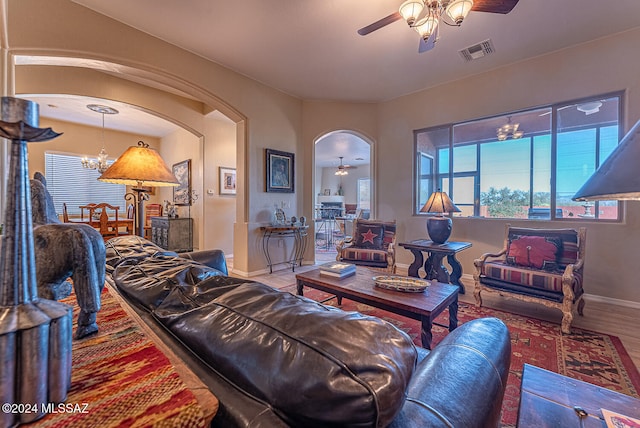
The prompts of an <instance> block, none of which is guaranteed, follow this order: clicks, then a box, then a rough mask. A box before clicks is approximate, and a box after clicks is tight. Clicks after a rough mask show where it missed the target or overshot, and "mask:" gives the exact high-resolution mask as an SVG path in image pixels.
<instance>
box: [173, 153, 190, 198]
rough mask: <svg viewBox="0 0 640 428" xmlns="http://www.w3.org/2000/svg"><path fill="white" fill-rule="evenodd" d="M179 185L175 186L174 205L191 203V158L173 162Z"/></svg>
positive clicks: (174, 173)
mask: <svg viewBox="0 0 640 428" xmlns="http://www.w3.org/2000/svg"><path fill="white" fill-rule="evenodd" d="M172 171H173V175H175V176H176V178H177V179H178V183H180V184H178V186H177V187H174V188H173V203H174V205H191V159H187V160H183V161H182V162H178V163H174V164H173V168H172Z"/></svg>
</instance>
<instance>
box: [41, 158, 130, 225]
mask: <svg viewBox="0 0 640 428" xmlns="http://www.w3.org/2000/svg"><path fill="white" fill-rule="evenodd" d="M81 159H82V157H81V156H77V155H70V154H64V153H51V152H46V153H45V155H44V161H45V177H46V178H47V190H49V193H50V194H51V197H52V198H53V203H54V205H55V207H56V213H58V214H59V215H61V214H62V204H63V203H66V204H67V212H68V213H69V214H70V215H72V214H80V206H81V205H87V204H90V203H96V204H97V203H100V202H106V203H108V204H111V205H114V206H117V207H120V209H121V210H122V212H126V202H125V200H124V194H125V193H126V186H125V185H123V184H111V183H103V182H102V181H98V177H100V172H98V170H95V169H87V168H83V167H82V164H81V163H80V161H81ZM109 163H113V161H110V162H109Z"/></svg>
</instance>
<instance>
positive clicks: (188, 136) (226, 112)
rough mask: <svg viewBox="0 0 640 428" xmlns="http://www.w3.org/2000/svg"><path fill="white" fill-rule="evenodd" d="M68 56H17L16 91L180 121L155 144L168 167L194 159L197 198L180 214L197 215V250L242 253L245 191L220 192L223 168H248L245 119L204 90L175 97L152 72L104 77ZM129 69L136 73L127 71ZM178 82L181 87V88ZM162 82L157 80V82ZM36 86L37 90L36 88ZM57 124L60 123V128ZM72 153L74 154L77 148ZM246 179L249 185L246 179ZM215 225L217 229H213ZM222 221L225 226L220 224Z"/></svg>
mask: <svg viewBox="0 0 640 428" xmlns="http://www.w3.org/2000/svg"><path fill="white" fill-rule="evenodd" d="M65 60H67V61H71V62H72V63H73V60H74V59H73V58H56V59H55V61H51V64H49V63H47V62H46V61H44V60H42V61H38V60H37V58H35V57H29V58H28V59H25V58H23V57H20V56H17V57H16V60H15V61H14V63H15V65H14V67H15V68H14V71H13V73H12V74H15V75H18V76H20V79H19V83H20V84H19V85H17V86H16V87H15V88H14V91H15V92H14V93H15V94H16V95H23V96H24V95H25V94H34V93H39V94H42V95H58V94H61V95H62V96H77V97H78V98H83V97H93V98H101V99H104V100H105V101H104V102H103V104H104V103H122V104H127V105H130V106H133V107H134V108H135V109H138V110H141V111H142V112H144V113H146V114H149V115H155V116H157V117H159V118H162V119H163V120H166V121H170V122H172V123H173V124H174V125H177V126H178V128H179V130H178V131H176V132H174V133H172V134H171V135H170V136H167V137H163V138H162V142H161V144H156V146H157V147H156V148H161V150H160V151H161V155H162V156H163V158H164V159H165V162H166V163H167V164H168V165H169V167H171V165H172V164H174V163H177V162H179V161H182V160H185V159H191V160H192V163H191V168H192V169H191V181H192V190H195V192H196V193H195V196H197V199H196V200H194V203H193V204H192V206H190V207H184V208H181V209H182V211H184V212H182V213H180V215H181V216H189V217H192V218H194V230H193V232H194V235H193V241H194V242H193V244H194V247H195V248H196V249H206V248H221V249H223V250H224V251H225V254H226V255H235V256H238V254H234V253H235V251H234V250H235V249H236V248H235V242H236V240H235V239H234V232H235V229H236V228H235V222H237V221H238V220H237V219H238V218H241V219H243V218H244V211H245V210H244V204H243V203H242V201H243V199H242V198H243V197H244V189H242V188H238V189H237V194H238V197H236V195H226V194H225V195H222V194H221V192H220V191H219V189H220V186H219V183H218V180H219V178H220V177H219V168H218V166H220V167H225V168H232V169H236V168H237V170H238V173H242V171H244V165H242V164H241V161H242V158H241V157H238V156H237V153H238V151H239V150H241V151H244V148H243V147H240V148H239V145H240V146H243V145H244V144H245V140H244V138H245V137H244V135H245V133H244V132H238V129H242V128H243V127H244V122H243V119H242V118H241V117H239V115H238V114H237V113H236V114H232V111H231V109H230V108H225V106H222V105H221V103H218V102H217V100H215V99H214V97H212V96H211V97H209V96H206V95H207V94H205V95H202V93H200V94H199V100H198V101H194V98H193V95H192V94H187V93H186V92H180V94H181V96H182V97H183V98H179V97H177V96H176V91H177V90H176V89H171V88H170V87H169V86H168V85H167V82H165V83H164V84H163V85H161V86H162V88H163V89H166V91H159V90H157V88H154V87H153V86H154V84H153V83H150V82H152V80H153V77H155V76H153V75H152V74H151V73H147V74H146V75H145V77H146V79H141V78H139V79H136V82H134V83H132V82H131V81H130V80H128V79H129V78H131V76H132V75H133V74H135V72H134V71H132V70H131V69H129V68H127V67H123V71H122V73H121V74H117V75H109V76H107V77H105V75H104V74H103V73H101V71H102V70H101V69H100V68H97V69H92V68H91V67H76V68H73V67H65V66H64V64H65ZM31 61H32V62H33V63H37V64H38V66H32V63H31ZM129 71H131V74H127V72H129ZM47 73H55V75H56V76H57V78H56V79H49V80H46V79H44V78H43V76H44V75H46V74H47ZM43 81H47V82H51V83H48V85H47V86H46V87H44V85H42V84H39V83H38V82H43ZM179 83H180V82H176V86H179ZM158 85H159V84H155V86H158ZM36 87H37V89H38V92H35V91H34V90H32V88H36ZM184 89H186V88H184ZM113 93H117V94H118V96H117V97H114V98H111V97H112V96H113ZM185 100H186V101H185ZM197 103H201V104H197ZM85 104H86V103H84V104H82V106H81V107H82V109H86V108H85ZM122 104H121V105H122ZM185 105H186V106H192V105H195V106H196V107H199V106H202V108H196V107H193V108H189V109H185V108H184V107H185ZM173 112H179V113H180V114H179V115H178V116H179V117H176V116H174V115H173V114H172V113H173ZM57 128H60V127H59V126H57ZM137 135H138V133H137V132H135V131H132V133H131V138H132V139H133V140H135V141H132V143H131V145H134V144H135V143H136V141H137V140H138V139H140V138H139V137H136V136H137ZM134 137H136V138H134ZM142 139H144V138H142ZM162 143H166V144H162ZM53 144H55V143H53ZM162 147H163V148H162ZM47 148H49V147H47ZM81 149H82V147H78V150H81ZM67 151H70V152H75V149H73V150H67ZM93 151H96V150H94V149H91V151H90V152H89V154H91V153H92V152H93ZM96 152H97V151H96ZM111 153H113V155H114V156H117V154H119V153H118V152H117V151H114V150H112V151H111V152H110V154H111ZM237 160H239V161H240V162H237ZM205 165H206V168H205ZM241 182H242V183H244V180H243V181H241ZM160 192H163V190H160ZM167 192H168V193H161V194H159V195H157V197H156V199H158V202H162V200H164V199H167V200H172V198H173V197H172V192H171V189H168V190H167ZM241 195H242V196H241ZM206 218H216V222H215V223H212V222H205V221H203V219H206ZM196 222H197V223H196ZM196 224H198V225H199V226H201V227H198V226H197V225H196ZM214 225H215V227H213V226H214ZM221 225H223V226H222V227H221ZM221 229H222V230H224V231H225V234H221V233H220V230H221ZM245 247H246V245H245V246H242V247H241V251H240V258H242V259H244V258H246V257H243V254H242V250H243V249H244V248H245Z"/></svg>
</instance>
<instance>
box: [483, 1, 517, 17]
mask: <svg viewBox="0 0 640 428" xmlns="http://www.w3.org/2000/svg"><path fill="white" fill-rule="evenodd" d="M518 1H519V0H474V2H473V7H472V8H471V10H473V11H475V12H490V13H502V14H506V13H509V12H511V11H512V10H513V8H514V7H516V5H517V4H518Z"/></svg>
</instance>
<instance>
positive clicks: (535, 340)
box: [284, 285, 640, 427]
mask: <svg viewBox="0 0 640 428" xmlns="http://www.w3.org/2000/svg"><path fill="white" fill-rule="evenodd" d="M284 290H286V291H289V292H291V293H294V294H295V286H294V285H291V286H288V287H286V288H284ZM305 296H307V297H309V298H311V299H314V300H318V301H320V300H324V299H325V298H327V297H329V294H327V293H323V292H320V291H318V290H309V289H305ZM327 304H330V305H336V300H335V299H333V300H330V301H328V302H327ZM342 309H344V310H347V311H358V312H360V313H363V314H367V315H373V316H376V317H379V318H382V319H384V320H386V321H389V322H391V323H392V324H394V325H395V326H396V327H398V328H400V329H401V330H403V331H405V332H406V333H408V334H409V336H411V338H412V339H413V341H414V343H416V344H417V345H420V323H419V322H418V321H414V320H412V319H409V318H405V317H402V316H400V315H395V314H392V313H389V312H386V311H382V310H380V309H376V308H372V307H371V306H367V305H363V304H360V303H356V302H353V301H350V300H347V299H343V301H342ZM482 317H497V318H500V319H501V320H502V321H503V322H504V323H505V324H506V325H507V326H508V327H509V332H510V334H511V349H512V355H511V368H510V371H509V381H508V384H507V390H506V393H505V397H504V401H503V404H502V424H503V427H509V426H515V423H516V419H517V415H518V403H519V399H520V383H521V379H522V368H523V365H524V363H528V364H532V365H534V366H538V367H542V368H544V369H547V370H550V371H553V372H556V373H560V374H563V375H565V376H568V377H571V378H574V379H579V380H582V381H585V382H589V383H593V384H596V385H599V386H603V387H605V388H607V389H611V390H614V391H618V392H621V393H623V394H627V395H630V396H633V397H637V398H640V394H639V393H640V374H639V373H638V369H637V368H636V367H635V365H634V364H633V361H632V360H631V358H630V357H629V355H628V353H627V351H626V350H625V349H624V347H623V345H622V343H621V342H620V339H618V338H617V337H615V336H610V335H607V334H602V333H597V332H594V331H587V330H581V329H578V328H573V329H572V330H573V333H572V334H570V335H563V334H561V332H560V326H559V325H558V324H554V323H550V322H546V321H541V320H537V319H533V318H528V317H524V316H521V315H517V314H513V313H509V312H504V311H499V310H495V309H491V308H485V307H482V308H477V307H476V306H475V305H473V304H467V303H460V307H459V310H458V318H459V321H460V324H462V323H464V322H467V321H470V320H472V319H475V318H482ZM436 322H437V323H438V324H442V325H448V311H444V313H443V314H442V315H441V316H440V317H438V318H437V319H436ZM460 324H459V325H460ZM447 333H448V330H447V329H446V328H444V327H440V326H434V327H433V344H434V346H437V344H438V343H439V342H440V341H441V340H442V339H443V338H444V337H445V336H446V335H447Z"/></svg>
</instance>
